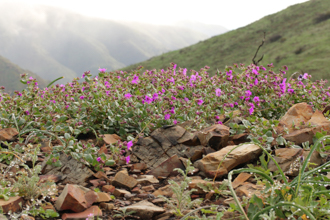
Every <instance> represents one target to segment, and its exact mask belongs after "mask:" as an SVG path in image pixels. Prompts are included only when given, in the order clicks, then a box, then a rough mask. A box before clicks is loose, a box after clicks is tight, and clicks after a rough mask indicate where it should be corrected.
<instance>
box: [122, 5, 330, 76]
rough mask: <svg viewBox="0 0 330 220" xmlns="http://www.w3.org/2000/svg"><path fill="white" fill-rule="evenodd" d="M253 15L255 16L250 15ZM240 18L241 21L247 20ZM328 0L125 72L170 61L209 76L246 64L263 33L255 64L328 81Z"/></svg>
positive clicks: (211, 39)
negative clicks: (207, 68)
mask: <svg viewBox="0 0 330 220" xmlns="http://www.w3.org/2000/svg"><path fill="white" fill-rule="evenodd" d="M249 13H258V12H249ZM233 16H241V19H244V16H248V14H246V15H234V14H233ZM329 30H330V1H329V0H313V1H312V0H311V1H309V2H306V3H302V4H297V5H294V6H291V7H289V8H287V9H285V10H283V11H281V12H278V13H276V14H272V15H269V16H266V17H264V18H262V19H260V20H258V21H256V22H254V23H252V24H250V25H247V26H245V27H242V28H239V29H237V30H233V31H230V32H227V33H225V34H222V35H219V36H215V37H212V38H210V39H208V40H205V41H202V42H199V43H197V44H195V45H192V46H189V47H186V48H183V49H180V50H176V51H172V52H169V53H165V54H163V55H160V56H156V57H153V58H151V59H149V60H147V61H144V62H141V63H137V64H134V65H131V66H128V67H126V68H124V70H131V69H135V68H136V67H138V66H140V65H142V66H144V67H145V69H154V68H157V69H158V68H166V67H168V66H169V63H170V62H174V63H176V64H177V65H178V66H180V67H185V68H187V69H194V70H198V69H200V68H202V67H204V66H205V65H207V66H210V67H211V69H210V73H214V72H216V70H217V69H219V70H222V69H224V67H225V66H226V65H232V64H233V63H245V64H249V63H251V62H252V61H251V60H252V58H253V56H254V54H255V52H256V49H257V48H258V46H259V45H260V43H261V42H262V39H263V35H264V32H266V41H265V44H264V46H263V47H261V49H260V51H259V54H258V56H257V59H259V58H260V56H261V55H262V54H264V58H263V60H262V61H261V62H260V63H259V64H260V65H267V64H269V63H273V64H274V66H275V67H276V68H277V67H278V68H281V66H283V65H287V66H288V67H289V68H290V69H289V73H293V72H295V71H299V72H300V71H302V72H308V73H309V74H311V75H312V76H313V79H314V80H315V79H320V78H323V79H329V78H330V77H329V76H330V60H329V55H330V34H329Z"/></svg>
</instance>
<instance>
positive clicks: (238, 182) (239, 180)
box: [232, 173, 252, 189]
mask: <svg viewBox="0 0 330 220" xmlns="http://www.w3.org/2000/svg"><path fill="white" fill-rule="evenodd" d="M251 176H252V175H251V174H248V173H240V174H238V176H237V177H236V178H235V179H234V181H233V183H232V186H233V188H234V189H236V188H237V187H239V186H240V185H242V184H243V183H244V182H245V181H247V180H248V179H249V178H250V177H251Z"/></svg>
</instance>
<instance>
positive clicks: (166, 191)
mask: <svg viewBox="0 0 330 220" xmlns="http://www.w3.org/2000/svg"><path fill="white" fill-rule="evenodd" d="M152 194H153V195H154V196H156V197H157V196H159V195H162V196H167V197H171V196H172V195H173V190H172V189H171V186H170V185H166V186H164V187H160V188H158V189H157V190H156V191H155V192H153V193H152Z"/></svg>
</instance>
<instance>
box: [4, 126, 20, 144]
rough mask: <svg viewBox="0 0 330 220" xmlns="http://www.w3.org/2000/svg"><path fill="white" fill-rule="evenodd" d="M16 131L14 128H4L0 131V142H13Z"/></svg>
mask: <svg viewBox="0 0 330 220" xmlns="http://www.w3.org/2000/svg"><path fill="white" fill-rule="evenodd" d="M17 135H18V131H17V130H16V128H4V129H0V141H14V140H15V139H16V136H17Z"/></svg>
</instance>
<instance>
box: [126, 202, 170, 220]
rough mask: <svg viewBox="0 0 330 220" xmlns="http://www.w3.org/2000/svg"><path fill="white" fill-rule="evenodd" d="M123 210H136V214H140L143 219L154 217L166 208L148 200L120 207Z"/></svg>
mask: <svg viewBox="0 0 330 220" xmlns="http://www.w3.org/2000/svg"><path fill="white" fill-rule="evenodd" d="M120 209H121V210H123V209H126V211H128V212H129V211H134V212H135V213H134V214H133V215H134V216H139V217H140V218H141V219H152V218H153V217H154V216H156V215H159V214H161V213H163V212H165V209H163V208H161V207H158V206H156V205H154V204H152V203H150V202H148V201H146V200H143V201H141V202H138V203H135V204H133V205H130V206H126V207H123V208H120Z"/></svg>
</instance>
